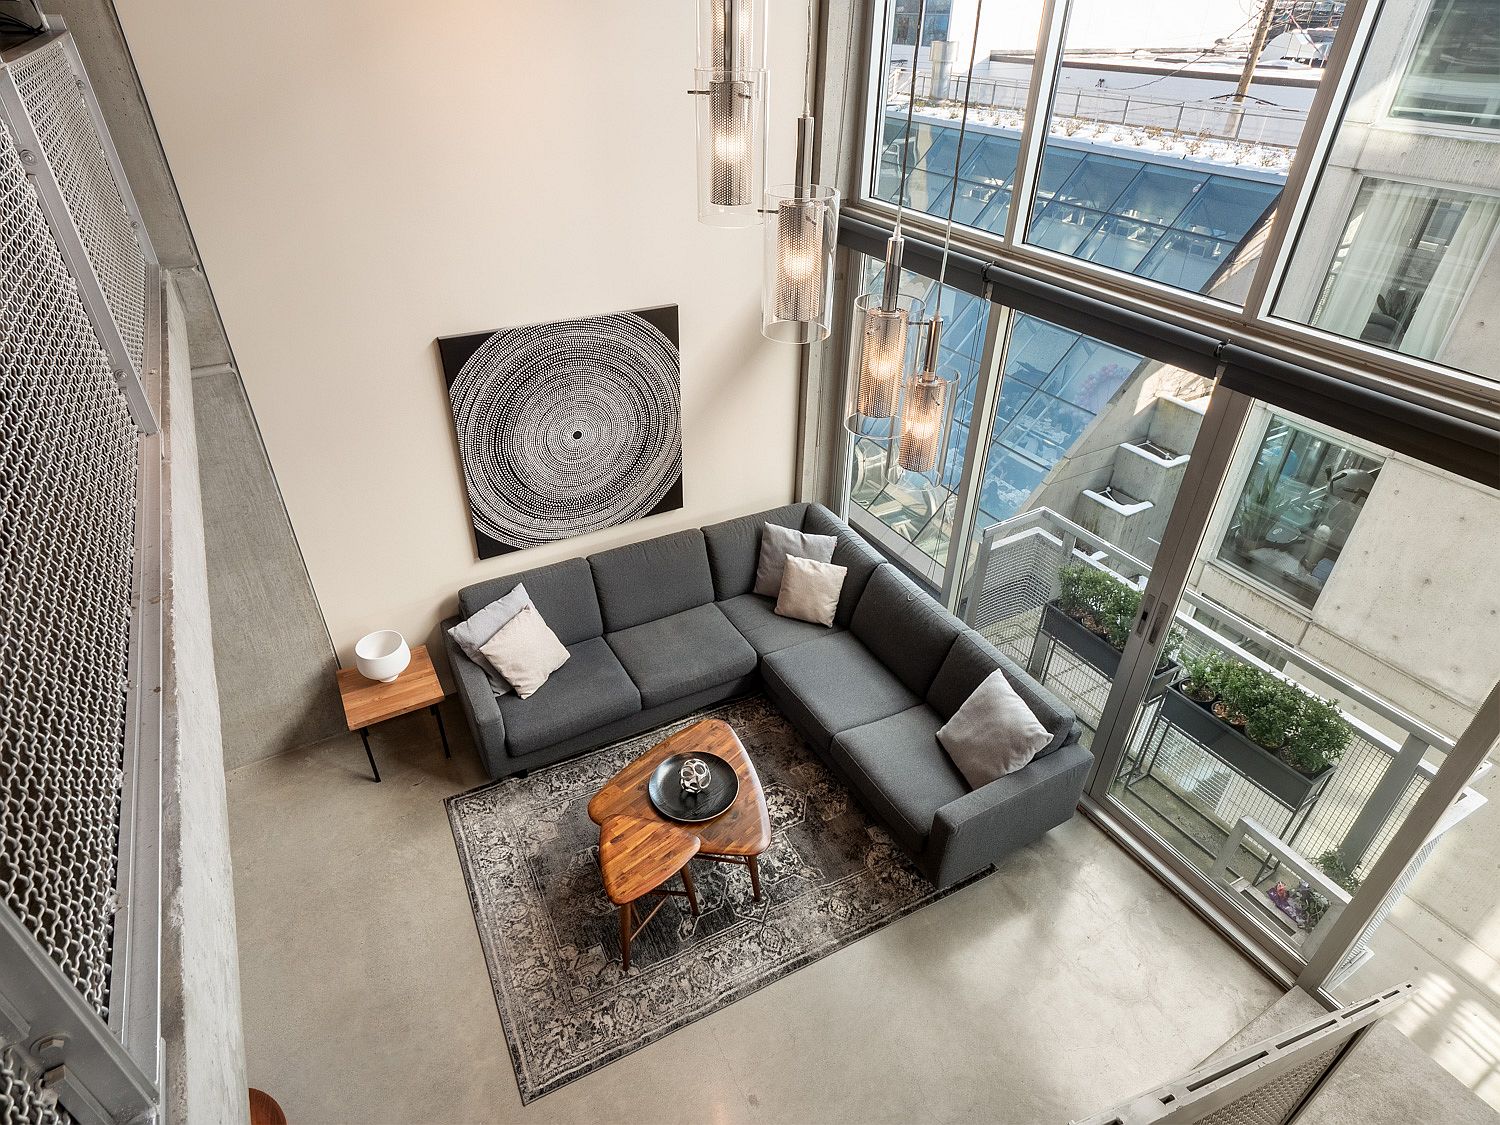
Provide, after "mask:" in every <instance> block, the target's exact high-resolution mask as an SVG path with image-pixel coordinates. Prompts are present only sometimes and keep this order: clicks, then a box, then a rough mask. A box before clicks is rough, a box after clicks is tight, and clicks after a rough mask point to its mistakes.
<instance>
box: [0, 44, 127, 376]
mask: <svg viewBox="0 0 1500 1125" xmlns="http://www.w3.org/2000/svg"><path fill="white" fill-rule="evenodd" d="M10 72H11V76H12V77H13V78H14V79H15V83H16V87H17V89H18V90H19V91H20V93H21V101H22V102H23V103H25V106H26V112H27V114H28V115H29V116H30V118H31V123H32V126H33V127H34V128H35V129H36V134H37V137H38V138H39V139H40V141H41V144H42V149H43V151H44V152H45V153H46V156H47V162H48V163H49V164H50V165H51V166H52V170H53V172H54V174H55V175H56V176H57V182H58V186H59V187H60V188H61V189H62V193H63V198H64V199H66V200H67V201H68V212H69V214H71V215H72V216H73V222H74V223H75V224H76V225H77V227H78V234H79V237H80V238H82V240H83V245H84V249H85V250H86V251H87V252H88V256H89V261H90V262H92V263H93V266H94V272H95V273H96V274H97V275H98V277H99V284H100V285H101V286H102V287H103V289H104V295H105V297H106V298H107V299H108V300H109V310H110V313H111V314H112V315H113V316H114V321H115V325H116V327H118V328H119V330H120V335H121V337H122V338H123V339H124V340H125V346H126V349H127V350H128V351H129V353H130V358H131V360H132V361H133V362H134V363H135V370H136V373H137V374H140V373H141V371H142V367H141V364H142V359H143V357H144V355H145V339H146V258H145V255H144V253H143V251H142V249H141V244H140V241H139V239H137V237H136V231H135V226H134V224H133V223H132V222H131V219H130V215H129V213H128V212H127V211H126V209H125V199H124V196H123V195H121V193H120V187H119V185H118V184H117V183H116V182H115V178H114V175H113V173H112V172H111V170H110V166H109V160H108V159H107V158H106V157H105V155H104V146H103V144H102V143H101V141H100V138H99V131H98V129H97V128H95V125H94V117H93V115H92V114H91V113H90V112H89V107H88V104H87V103H86V102H85V101H84V99H83V90H82V88H81V87H80V85H79V81H78V75H77V74H75V73H74V71H73V65H72V61H71V59H70V58H69V56H68V52H67V49H66V48H65V47H64V46H63V42H62V40H55V41H53V42H51V43H48V44H47V45H45V46H43V47H40V48H38V49H37V50H35V51H33V52H32V53H30V54H28V55H25V56H23V57H22V58H20V59H17V60H16V61H15V62H13V63H11V64H10Z"/></svg>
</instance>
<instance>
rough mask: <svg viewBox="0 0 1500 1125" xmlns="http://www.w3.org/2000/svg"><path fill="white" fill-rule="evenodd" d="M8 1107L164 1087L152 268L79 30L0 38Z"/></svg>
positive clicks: (157, 319)
mask: <svg viewBox="0 0 1500 1125" xmlns="http://www.w3.org/2000/svg"><path fill="white" fill-rule="evenodd" d="M0 231H3V233H4V238H3V239H0V379H3V381H4V383H5V387H6V393H5V396H4V398H3V400H0V435H3V436H0V442H3V447H0V454H3V458H0V459H3V464H4V472H3V473H0V579H3V580H0V685H3V687H0V829H3V831H0V899H3V901H4V906H3V908H0V1110H3V1113H0V1118H3V1120H4V1121H5V1122H6V1123H7V1125H9V1123H11V1122H17V1123H19V1122H27V1123H42V1122H53V1121H81V1122H105V1121H111V1122H125V1121H141V1120H148V1119H151V1118H152V1117H154V1116H155V1114H156V1112H157V1107H158V1105H159V1100H160V1090H161V1082H162V1077H161V1067H162V1056H161V1050H160V1047H161V1034H160V1033H161V1020H160V956H161V934H160V925H161V911H160V906H161V899H160V895H161V866H160V862H161V861H160V852H161V732H162V706H163V701H162V696H161V689H162V668H161V638H162V607H161V594H162V575H161V565H162V551H161V492H160V490H161V476H160V468H161V449H160V441H161V435H160V433H159V427H158V425H157V420H156V415H155V411H154V408H153V403H154V402H155V400H156V396H157V395H158V394H159V386H158V385H157V383H158V380H157V378H156V376H157V373H158V372H159V371H160V369H161V353H160V348H161V305H160V294H161V289H160V280H159V276H158V273H157V270H156V266H155V261H154V257H153V255H152V252H151V247H150V244H149V242H148V241H147V240H146V239H145V236H144V232H143V230H142V229H141V227H140V218H139V214H138V212H137V211H136V208H135V204H134V200H133V198H132V197H131V193H130V189H129V186H128V184H126V182H125V179H124V177H123V174H122V173H121V171H120V163H119V160H118V157H117V155H116V153H115V151H114V148H113V145H112V144H111V142H110V139H109V135H108V131H107V130H106V129H105V127H104V123H103V117H102V114H101V113H100V110H99V105H98V101H97V99H96V98H95V96H94V94H93V90H92V88H91V87H90V86H89V84H88V81H87V78H86V77H85V75H84V72H83V68H82V64H81V62H80V60H79V57H78V54H77V51H76V49H75V47H74V45H73V42H72V39H71V36H69V35H68V33H67V32H66V31H65V30H64V29H62V28H61V26H60V24H59V23H58V21H56V20H52V21H51V23H50V27H49V29H48V30H45V31H44V32H43V33H42V34H40V35H38V36H37V37H36V38H34V39H32V40H30V41H29V42H27V43H26V44H24V45H22V46H20V47H18V48H16V49H14V50H12V51H9V52H6V53H5V54H4V55H3V56H0Z"/></svg>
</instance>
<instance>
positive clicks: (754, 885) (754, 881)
mask: <svg viewBox="0 0 1500 1125" xmlns="http://www.w3.org/2000/svg"><path fill="white" fill-rule="evenodd" d="M745 866H746V867H748V868H750V896H751V898H753V899H754V900H755V901H756V902H759V901H760V856H758V855H753V856H751V857H750V858H749V859H748V860H746V861H745Z"/></svg>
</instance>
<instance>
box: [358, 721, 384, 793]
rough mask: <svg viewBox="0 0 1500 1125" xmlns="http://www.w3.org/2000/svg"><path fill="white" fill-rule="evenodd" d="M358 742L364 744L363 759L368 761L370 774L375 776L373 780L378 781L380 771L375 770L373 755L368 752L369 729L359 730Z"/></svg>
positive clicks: (362, 728)
mask: <svg viewBox="0 0 1500 1125" xmlns="http://www.w3.org/2000/svg"><path fill="white" fill-rule="evenodd" d="M359 740H360V741H361V742H363V743H364V744H365V757H366V758H369V759H370V772H371V773H372V774H374V775H375V780H376V781H379V780H380V771H379V770H378V769H376V768H375V755H374V754H372V753H371V752H370V728H369V727H360V728H359Z"/></svg>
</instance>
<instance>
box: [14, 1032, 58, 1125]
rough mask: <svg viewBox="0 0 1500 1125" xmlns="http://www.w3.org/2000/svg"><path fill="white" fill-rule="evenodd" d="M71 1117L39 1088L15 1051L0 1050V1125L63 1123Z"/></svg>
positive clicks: (31, 1073) (55, 1124) (52, 1124)
mask: <svg viewBox="0 0 1500 1125" xmlns="http://www.w3.org/2000/svg"><path fill="white" fill-rule="evenodd" d="M72 1120H73V1119H72V1117H70V1116H69V1115H68V1112H67V1111H66V1110H65V1109H63V1108H62V1106H60V1105H58V1104H57V1102H56V1100H55V1099H54V1098H53V1096H52V1095H51V1094H50V1093H49V1092H47V1091H46V1090H44V1089H42V1086H41V1083H40V1082H39V1081H38V1076H37V1075H36V1074H35V1073H33V1072H32V1070H31V1069H30V1068H28V1067H27V1066H26V1064H25V1060H23V1059H22V1058H21V1056H20V1055H19V1053H18V1052H16V1051H15V1050H14V1049H11V1048H5V1049H3V1050H0V1125H63V1123H65V1122H69V1121H72Z"/></svg>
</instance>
